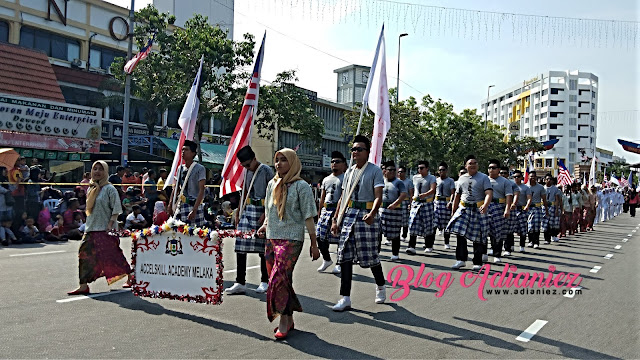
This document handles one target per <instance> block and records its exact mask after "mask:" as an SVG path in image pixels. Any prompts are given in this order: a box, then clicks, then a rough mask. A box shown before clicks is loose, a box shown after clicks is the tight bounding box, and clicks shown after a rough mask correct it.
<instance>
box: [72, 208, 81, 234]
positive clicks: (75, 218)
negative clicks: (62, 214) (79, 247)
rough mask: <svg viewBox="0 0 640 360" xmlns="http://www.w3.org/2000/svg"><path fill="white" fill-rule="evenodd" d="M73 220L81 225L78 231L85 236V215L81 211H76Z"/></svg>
mask: <svg viewBox="0 0 640 360" xmlns="http://www.w3.org/2000/svg"><path fill="white" fill-rule="evenodd" d="M73 220H74V221H75V222H76V223H77V224H78V225H80V227H78V230H79V231H80V232H81V233H82V234H84V215H83V213H82V212H80V211H76V212H75V213H74V214H73Z"/></svg>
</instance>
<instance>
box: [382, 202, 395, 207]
mask: <svg viewBox="0 0 640 360" xmlns="http://www.w3.org/2000/svg"><path fill="white" fill-rule="evenodd" d="M394 202H395V201H394ZM391 204H393V202H382V208H384V209H386V208H388V207H389V206H391ZM396 209H398V208H396Z"/></svg>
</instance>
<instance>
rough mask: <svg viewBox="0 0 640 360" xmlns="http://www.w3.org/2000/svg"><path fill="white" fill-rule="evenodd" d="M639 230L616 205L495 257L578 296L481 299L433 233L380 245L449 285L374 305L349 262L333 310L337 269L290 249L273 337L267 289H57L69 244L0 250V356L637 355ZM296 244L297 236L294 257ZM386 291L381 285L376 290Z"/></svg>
mask: <svg viewBox="0 0 640 360" xmlns="http://www.w3.org/2000/svg"><path fill="white" fill-rule="evenodd" d="M639 229H640V218H630V217H629V215H628V214H622V215H621V216H619V217H617V218H615V219H613V220H610V221H608V222H606V223H604V224H600V225H597V226H596V231H594V232H590V233H584V234H580V235H578V236H574V237H572V238H570V239H569V240H564V241H561V242H560V243H554V244H552V245H546V246H545V245H543V246H542V248H541V249H538V250H533V249H528V252H527V253H526V254H518V253H515V254H514V255H513V256H511V257H510V258H503V260H505V262H507V261H508V262H509V263H510V264H513V265H515V266H517V271H516V273H523V274H522V275H521V276H525V274H524V273H527V274H531V273H543V274H544V275H545V276H547V274H548V273H549V267H550V266H551V265H553V266H555V268H556V269H555V272H554V274H558V273H560V272H565V273H576V274H579V276H580V277H581V278H582V282H581V283H580V286H581V287H582V289H581V290H582V293H581V294H575V295H574V296H573V297H568V296H563V295H562V294H561V293H560V291H561V290H557V293H556V294H555V295H554V294H550V295H541V294H513V290H514V288H511V289H507V288H503V289H501V290H504V289H506V290H508V291H510V293H509V294H506V295H505V294H500V295H495V294H491V295H490V294H488V293H487V292H486V291H485V292H483V291H480V294H481V295H482V296H483V297H485V298H486V300H485V301H483V300H481V299H480V298H479V293H478V288H479V286H480V282H481V280H480V279H478V280H477V281H476V282H475V283H474V284H473V285H471V286H469V287H468V288H465V287H463V286H462V285H461V284H460V280H461V278H462V277H463V275H464V273H465V272H466V271H469V270H470V265H468V266H467V269H463V270H464V271H453V270H451V269H450V266H451V265H452V264H453V263H454V260H455V259H454V249H455V246H452V249H451V250H444V249H443V247H442V240H441V238H440V237H438V239H437V240H436V249H435V251H434V252H433V253H431V254H429V255H426V254H422V253H419V254H418V255H416V256H408V255H406V254H401V261H400V262H399V263H391V262H389V256H390V247H387V246H383V252H382V258H383V269H384V271H385V275H386V274H387V272H389V271H390V270H391V269H392V268H393V267H394V266H396V265H408V266H409V267H411V268H412V269H413V270H414V272H416V273H417V272H418V270H419V268H420V265H421V264H422V263H424V264H426V267H425V270H424V275H426V274H427V273H429V272H432V273H433V274H434V277H436V278H438V277H439V276H440V279H441V280H442V279H443V278H444V277H445V276H446V275H447V273H450V275H451V277H452V278H453V282H452V284H451V286H450V287H449V288H447V289H446V290H445V291H444V292H443V293H442V296H441V297H437V296H436V295H437V294H438V292H439V291H440V289H439V288H438V286H437V284H436V283H437V282H434V283H433V284H431V286H429V287H426V288H425V287H417V288H414V287H411V288H410V289H411V291H410V293H409V295H408V296H406V297H405V298H404V299H403V300H401V301H398V302H391V301H388V303H387V304H383V305H376V304H374V301H373V300H374V295H375V293H374V291H375V290H374V289H375V284H374V282H373V278H372V275H371V272H370V271H369V270H368V269H360V268H358V267H356V268H355V269H354V270H355V271H354V283H353V291H352V302H353V310H351V311H348V312H344V313H335V312H333V311H331V306H332V305H333V304H334V303H335V302H336V301H337V300H338V299H339V295H338V292H339V283H340V280H339V277H338V276H336V275H332V274H328V273H322V274H319V273H318V272H317V271H316V268H317V267H318V266H319V265H320V264H319V262H317V261H316V262H311V259H309V258H307V257H306V256H302V257H301V260H300V261H299V262H298V265H297V267H296V269H295V276H294V287H295V290H296V292H297V294H298V296H299V297H300V301H301V303H302V306H303V308H304V312H303V313H296V314H295V322H296V330H294V331H293V332H292V333H291V335H290V337H289V339H287V340H286V341H283V342H276V341H274V340H273V333H272V330H273V328H274V326H275V323H274V324H270V323H269V322H268V320H267V318H266V306H265V296H264V295H260V294H256V293H254V292H253V291H250V292H249V293H248V295H246V296H242V295H236V296H225V297H224V301H223V303H222V305H219V306H214V305H203V304H194V303H184V302H179V301H170V300H163V299H149V298H138V297H135V296H133V295H132V294H131V293H130V292H129V291H123V290H122V289H121V285H122V282H121V283H118V284H116V285H114V286H112V287H111V289H109V287H108V286H107V285H106V282H105V281H104V279H101V280H99V281H97V282H96V283H94V284H91V290H92V293H95V294H94V295H91V297H82V296H81V297H68V296H67V295H66V291H69V290H72V289H74V288H75V286H77V249H78V246H79V242H74V241H72V242H69V243H62V244H53V243H49V244H38V245H19V246H11V247H2V248H0V279H2V280H1V281H2V286H1V288H2V291H1V293H0V329H2V330H1V331H0V357H2V358H284V359H289V358H315V357H324V358H465V359H469V358H545V359H547V358H598V359H602V358H637V357H638V354H640V311H638V309H639V308H640V296H639V295H640V280H639V279H640V277H639V276H638V274H639V271H640V266H639V262H638V259H640V231H639ZM623 240H624V241H623ZM121 246H122V248H123V249H124V252H125V254H126V255H127V256H129V254H130V240H129V239H122V242H121ZM307 247H308V242H307V244H306V246H305V249H304V250H303V254H308V248H307ZM420 247H421V246H420ZM331 250H333V251H335V248H334V246H332V248H331ZM403 250H404V245H403ZM609 254H611V257H610V258H609V259H607V258H605V256H607V255H609ZM333 257H334V260H335V254H334V255H333ZM223 259H224V265H225V274H224V275H225V279H224V280H225V287H227V286H229V285H231V284H232V283H233V280H234V278H235V272H234V269H235V256H234V253H233V240H232V239H226V240H225V246H224V253H223ZM490 259H491V257H490ZM258 263H259V262H258V256H257V255H250V256H249V259H248V266H249V267H250V269H249V270H248V273H247V284H248V286H249V287H251V288H255V287H256V286H257V285H258V283H259V273H260V271H259V269H258V268H257V267H256V266H257V265H258ZM467 264H470V262H468V263H467ZM594 267H600V268H599V269H598V270H597V272H595V271H596V268H594ZM503 269H504V263H503V264H501V265H493V264H491V273H492V274H493V273H501V272H502V270H503ZM424 275H423V276H424ZM470 280H471V278H468V279H467V283H469V282H470ZM442 283H443V282H441V284H442ZM560 283H562V281H560ZM399 288H400V287H397V289H399ZM552 289H554V288H553V287H552ZM393 290H394V289H392V288H391V284H390V283H388V284H387V297H389V296H390V294H391V292H392V291H393ZM484 290H491V287H490V286H489V285H485V287H484ZM400 293H401V292H399V293H398V294H396V295H399V294H400ZM69 300H71V301H69ZM527 329H528V330H527ZM525 330H527V331H525ZM523 340H528V341H523Z"/></svg>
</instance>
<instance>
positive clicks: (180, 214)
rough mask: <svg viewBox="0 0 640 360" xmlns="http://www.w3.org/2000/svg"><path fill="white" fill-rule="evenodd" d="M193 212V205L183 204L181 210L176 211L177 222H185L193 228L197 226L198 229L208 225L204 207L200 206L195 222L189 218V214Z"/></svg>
mask: <svg viewBox="0 0 640 360" xmlns="http://www.w3.org/2000/svg"><path fill="white" fill-rule="evenodd" d="M192 210H193V205H189V204H185V203H181V204H180V208H179V209H178V210H176V213H175V214H174V217H175V218H176V219H177V220H180V221H182V222H185V223H187V224H190V225H193V226H197V227H203V226H205V225H206V224H207V221H206V220H205V218H204V205H203V204H200V206H199V207H198V211H197V212H196V218H195V219H193V221H190V220H188V219H187V218H188V217H189V213H190V212H191V211H192Z"/></svg>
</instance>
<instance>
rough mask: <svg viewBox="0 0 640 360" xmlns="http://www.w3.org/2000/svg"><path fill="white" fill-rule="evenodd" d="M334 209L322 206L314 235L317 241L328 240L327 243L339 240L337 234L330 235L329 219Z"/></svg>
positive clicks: (335, 242) (334, 242)
mask: <svg viewBox="0 0 640 360" xmlns="http://www.w3.org/2000/svg"><path fill="white" fill-rule="evenodd" d="M335 212H336V209H327V208H322V210H321V211H320V217H319V218H318V224H317V225H316V237H317V238H318V241H328V242H329V244H337V243H338V242H339V241H340V237H339V236H333V235H331V220H332V218H333V214H334V213H335Z"/></svg>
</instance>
